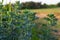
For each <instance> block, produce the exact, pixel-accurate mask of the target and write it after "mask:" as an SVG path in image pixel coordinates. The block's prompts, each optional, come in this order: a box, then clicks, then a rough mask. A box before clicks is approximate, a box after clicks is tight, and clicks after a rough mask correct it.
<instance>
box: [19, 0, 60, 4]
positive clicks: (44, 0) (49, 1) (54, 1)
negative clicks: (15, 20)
mask: <svg viewBox="0 0 60 40" xmlns="http://www.w3.org/2000/svg"><path fill="white" fill-rule="evenodd" d="M29 1H34V2H42V3H47V4H57V3H58V2H60V0H20V2H21V3H22V2H29Z"/></svg>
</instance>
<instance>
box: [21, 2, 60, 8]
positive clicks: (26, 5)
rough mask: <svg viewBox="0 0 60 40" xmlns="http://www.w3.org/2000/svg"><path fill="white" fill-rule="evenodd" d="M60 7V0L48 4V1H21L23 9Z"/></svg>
mask: <svg viewBox="0 0 60 40" xmlns="http://www.w3.org/2000/svg"><path fill="white" fill-rule="evenodd" d="M56 7H60V2H59V3H57V4H51V5H48V4H46V3H44V4H42V2H33V1H30V2H25V3H21V9H41V8H56Z"/></svg>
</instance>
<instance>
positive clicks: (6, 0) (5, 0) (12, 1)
mask: <svg viewBox="0 0 60 40" xmlns="http://www.w3.org/2000/svg"><path fill="white" fill-rule="evenodd" d="M15 1H20V0H4V1H3V5H5V4H8V3H9V2H11V3H15ZM0 2H2V0H0Z"/></svg>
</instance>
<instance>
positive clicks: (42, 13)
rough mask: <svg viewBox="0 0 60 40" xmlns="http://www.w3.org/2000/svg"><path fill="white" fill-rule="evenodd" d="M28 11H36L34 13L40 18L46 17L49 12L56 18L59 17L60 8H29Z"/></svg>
mask: <svg viewBox="0 0 60 40" xmlns="http://www.w3.org/2000/svg"><path fill="white" fill-rule="evenodd" d="M30 11H32V12H36V13H37V14H36V15H37V16H38V17H40V18H43V17H46V15H47V14H49V13H53V14H54V15H55V16H56V17H57V18H58V19H60V8H48V9H30Z"/></svg>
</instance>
